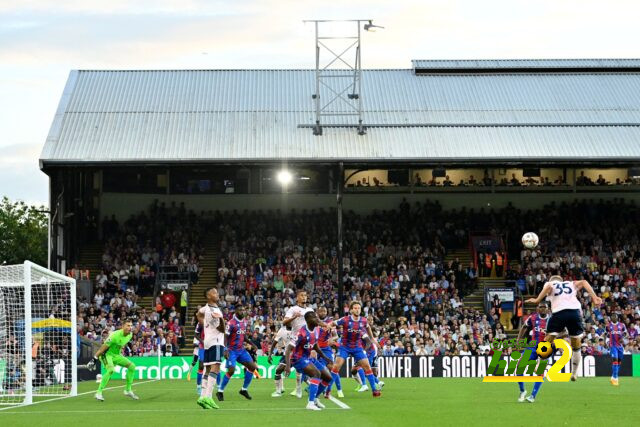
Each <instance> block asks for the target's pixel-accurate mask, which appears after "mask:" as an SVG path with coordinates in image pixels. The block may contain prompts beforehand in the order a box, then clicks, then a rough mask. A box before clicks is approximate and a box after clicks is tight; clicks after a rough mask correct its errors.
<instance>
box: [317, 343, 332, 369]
mask: <svg viewBox="0 0 640 427" xmlns="http://www.w3.org/2000/svg"><path fill="white" fill-rule="evenodd" d="M320 350H322V353H324V355H325V356H327V357H328V358H329V359H331V362H332V363H333V362H335V361H336V358H335V357H334V355H333V349H332V348H331V347H324V348H320ZM318 360H322V362H323V363H324V364H325V366H326V364H327V361H326V360H324V359H322V358H321V357H319V358H318Z"/></svg>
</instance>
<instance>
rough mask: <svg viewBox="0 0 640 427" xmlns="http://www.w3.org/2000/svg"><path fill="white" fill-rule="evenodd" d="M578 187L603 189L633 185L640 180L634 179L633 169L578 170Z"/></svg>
mask: <svg viewBox="0 0 640 427" xmlns="http://www.w3.org/2000/svg"><path fill="white" fill-rule="evenodd" d="M575 172H576V185H577V186H578V187H603V186H610V185H632V184H634V183H637V182H638V180H637V179H635V178H634V177H633V175H632V174H633V173H635V172H634V170H633V168H631V169H629V168H606V169H605V168H602V169H593V168H576V170H575Z"/></svg>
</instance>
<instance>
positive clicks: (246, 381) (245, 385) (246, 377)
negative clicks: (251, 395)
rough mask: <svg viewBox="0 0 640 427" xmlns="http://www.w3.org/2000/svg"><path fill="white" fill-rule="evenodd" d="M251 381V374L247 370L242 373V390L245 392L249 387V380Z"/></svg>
mask: <svg viewBox="0 0 640 427" xmlns="http://www.w3.org/2000/svg"><path fill="white" fill-rule="evenodd" d="M252 379H253V372H249V371H248V370H246V371H244V383H242V389H243V390H246V389H248V388H249V386H250V385H251V380H252Z"/></svg>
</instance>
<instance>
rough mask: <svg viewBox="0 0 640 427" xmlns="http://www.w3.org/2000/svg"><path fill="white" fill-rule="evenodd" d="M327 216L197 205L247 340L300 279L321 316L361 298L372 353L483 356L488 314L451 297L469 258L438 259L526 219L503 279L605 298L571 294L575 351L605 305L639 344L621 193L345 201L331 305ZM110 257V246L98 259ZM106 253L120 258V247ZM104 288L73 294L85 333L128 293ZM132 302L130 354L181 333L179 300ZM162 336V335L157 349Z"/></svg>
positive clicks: (491, 326)
mask: <svg viewBox="0 0 640 427" xmlns="http://www.w3.org/2000/svg"><path fill="white" fill-rule="evenodd" d="M178 209H179V208H178ZM142 218H144V215H142ZM335 218H336V216H335V212H334V211H331V210H322V209H318V210H291V211H290V212H287V213H284V212H280V211H277V210H276V211H243V212H236V211H232V212H228V213H218V212H216V213H215V214H212V215H211V216H209V217H208V221H209V224H211V226H213V227H215V229H216V230H217V233H218V236H219V239H220V250H219V259H218V283H217V287H218V291H219V293H220V296H221V301H220V305H221V306H222V309H223V312H224V313H225V316H227V318H230V317H231V316H232V313H233V309H234V306H235V305H237V304H243V305H245V306H246V307H248V318H249V319H250V321H251V325H252V326H251V333H250V334H249V337H248V338H249V339H250V340H252V341H253V342H254V343H255V344H256V346H257V348H258V349H259V351H262V352H264V353H266V351H267V349H268V348H269V345H270V343H271V340H272V339H273V336H274V334H275V331H276V330H277V329H278V328H279V326H280V325H281V323H282V320H283V317H284V313H285V311H286V309H287V308H288V307H289V306H291V305H293V304H295V294H296V291H297V290H301V289H304V290H305V291H307V293H308V295H309V304H310V305H311V306H312V307H313V308H317V307H319V306H321V305H324V306H326V307H327V309H328V311H329V313H330V316H332V317H334V318H336V317H340V316H343V315H344V314H345V313H346V312H347V304H348V302H349V301H351V300H358V301H361V302H362V304H363V312H364V315H365V316H367V318H368V319H369V321H370V322H371V324H372V325H373V326H374V330H375V331H376V333H377V334H378V339H379V341H380V343H381V345H382V351H383V354H386V355H388V354H416V355H464V354H471V355H476V354H488V353H489V352H490V351H491V350H490V343H491V342H492V341H493V339H494V338H498V339H503V338H506V332H505V330H504V327H503V325H501V324H500V322H499V316H498V313H497V312H496V310H495V309H490V310H489V312H488V313H486V314H485V313H484V312H481V311H477V310H472V309H470V308H468V307H465V304H464V300H463V298H464V296H466V295H468V294H469V293H470V292H472V291H473V290H474V289H475V287H476V280H477V276H478V272H477V270H476V268H475V266H474V263H471V264H470V265H463V263H461V262H460V261H459V260H457V259H447V258H446V255H447V253H448V252H451V251H452V250H454V249H457V248H461V247H466V245H467V244H468V234H467V233H468V231H469V230H474V229H483V230H492V232H494V233H496V234H499V235H503V236H507V237H506V241H507V242H508V247H510V248H521V247H522V246H521V244H520V243H519V237H520V236H521V235H522V234H523V233H524V232H525V231H531V230H535V231H536V232H537V233H538V235H539V236H540V241H541V244H540V246H539V247H538V248H537V249H535V250H532V251H530V250H523V251H522V252H520V251H519V250H518V252H517V253H515V254H514V253H511V254H510V256H509V257H510V258H511V259H514V258H515V259H519V260H520V264H519V265H518V266H516V267H515V268H509V267H508V266H505V267H506V271H505V275H506V278H507V279H509V280H513V281H514V282H515V283H516V284H517V286H519V287H520V288H521V290H522V292H523V294H535V293H537V292H538V291H539V290H540V289H541V286H542V285H543V284H544V283H545V281H546V280H547V278H548V277H549V276H550V275H551V274H554V273H560V274H562V275H563V276H564V277H565V278H567V279H576V280H577V279H580V278H585V279H587V280H589V282H590V283H592V285H593V286H594V289H595V290H596V292H597V293H598V294H599V295H600V296H602V297H603V298H604V299H605V301H606V303H605V304H604V305H603V306H602V307H592V306H591V304H590V301H589V299H588V297H586V296H585V295H581V296H580V298H581V300H582V302H583V312H584V316H585V323H586V327H587V331H588V332H587V334H586V336H585V347H584V352H585V353H589V354H597V353H598V352H601V351H602V348H603V346H604V347H606V346H607V338H606V334H604V327H605V326H606V323H607V322H608V319H609V316H610V315H611V314H612V313H618V314H620V316H621V319H622V321H623V322H625V324H626V325H627V328H628V330H629V331H630V336H629V337H628V338H627V339H626V341H625V345H626V351H627V352H629V353H637V352H640V340H639V338H638V334H639V333H640V308H639V307H638V304H637V278H638V274H640V241H639V236H640V235H639V233H638V225H637V224H638V221H639V220H640V210H639V209H638V207H637V206H635V205H634V204H633V203H625V202H623V201H621V200H613V201H607V202H574V203H572V204H551V205H549V206H545V207H544V208H542V209H539V210H530V211H523V210H519V209H517V208H515V207H514V206H512V205H509V206H507V207H505V208H503V209H500V210H485V209H480V210H477V211H474V210H473V209H459V210H449V211H444V210H443V209H442V207H441V206H440V205H439V204H438V203H437V202H431V201H425V202H423V203H415V204H413V205H410V204H409V203H408V202H406V201H403V202H402V203H401V204H400V205H399V206H398V207H397V208H396V209H393V210H388V211H373V212H372V213H370V214H368V215H359V214H355V213H353V212H346V213H345V215H344V241H343V259H342V263H343V266H344V272H345V274H344V283H343V285H344V301H345V305H344V306H339V305H338V300H339V299H338V286H337V269H338V258H337V255H338V254H337V247H336V244H335V242H336V235H335V232H336V231H335V230H336V228H335V226H334V225H333V224H335ZM398 218H402V220H401V221H399V220H398ZM135 223H136V224H139V223H140V221H137V222H135ZM131 224H133V223H130V225H131ZM181 233H186V232H185V231H181ZM162 235H163V236H164V237H165V238H166V239H168V240H164V242H165V243H166V244H165V245H160V247H162V248H166V247H169V248H171V247H174V244H173V243H171V242H169V240H170V239H171V235H167V234H162ZM181 235H182V234H181ZM125 236H126V235H125ZM126 241H127V240H126V238H125V240H124V242H126ZM183 241H184V240H183ZM119 242H121V243H120V245H121V247H125V248H126V247H128V246H126V243H125V244H123V243H122V242H123V241H122V240H119ZM179 246H180V245H178V247H179ZM108 247H110V248H113V247H114V246H113V245H112V244H111V245H109V246H108ZM116 247H117V244H116ZM132 247H133V248H135V247H136V245H133V246H132ZM183 247H184V246H183ZM189 247H194V248H197V247H198V246H197V244H191V245H190V246H189ZM180 252H185V251H184V250H178V251H176V250H173V249H172V250H171V251H170V252H168V251H166V250H165V251H162V252H161V251H160V250H158V259H159V260H160V259H167V258H164V257H166V256H167V255H166V254H167V253H169V254H172V253H173V254H178V253H180ZM193 253H195V254H196V256H197V254H198V251H197V250H195V251H193V252H191V251H189V257H188V259H191V256H192V254H193ZM176 258H179V257H178V256H176ZM114 259H116V256H114V255H111V259H110V260H108V261H109V262H112V261H111V260H114ZM118 259H119V260H120V262H121V263H122V262H125V261H123V259H126V257H118ZM151 259H153V256H152V257H151ZM113 265H114V266H115V263H114V264H113ZM120 276H121V275H120ZM107 282H108V280H107ZM98 283H99V282H98ZM115 283H122V280H119V281H118V282H115ZM115 283H114V284H115ZM127 283H128V282H127ZM98 287H99V288H100V286H98ZM111 290H112V291H113V292H112V293H110V294H109V291H110V289H108V288H105V289H99V291H98V292H97V293H96V298H97V299H98V300H99V301H97V300H96V298H94V301H93V304H89V303H85V304H84V305H83V304H81V317H82V320H83V323H82V325H83V330H85V331H86V332H85V333H86V334H89V335H91V334H93V335H92V336H94V337H96V338H97V339H101V337H102V338H103V335H104V334H105V331H108V330H109V329H110V328H111V327H112V326H113V325H116V324H117V323H118V320H119V319H120V318H122V317H123V316H125V315H129V314H130V312H131V310H130V309H131V307H135V304H136V294H135V293H134V292H131V291H129V286H128V284H127V286H126V288H124V289H123V288H122V287H117V288H116V289H115V290H113V289H111ZM103 295H104V296H103ZM106 295H108V296H106ZM101 296H103V297H101ZM105 305H106V306H107V308H106V309H105V307H104V306H105ZM525 311H526V310H525ZM138 313H139V314H138V318H139V319H140V324H139V326H140V329H139V331H138V335H139V339H138V340H136V342H135V344H134V346H133V350H131V351H132V352H134V354H155V353H154V352H155V351H156V350H154V349H153V347H154V343H156V342H157V341H158V340H159V341H160V342H162V343H164V348H165V349H164V350H162V351H163V352H166V353H173V352H175V351H177V347H178V345H180V340H181V339H183V336H184V325H183V323H184V322H183V319H182V318H181V316H180V313H179V312H177V311H176V310H175V309H165V310H164V312H152V313H149V312H146V311H144V310H143V311H140V310H139V311H138ZM528 314H529V313H527V312H525V314H524V316H523V318H522V320H523V321H524V320H526V318H527V316H528ZM186 327H192V324H190V325H187V326H186ZM163 340H164V341H163ZM167 343H171V346H170V347H169V348H170V350H169V351H167V350H166V348H167ZM176 344H177V345H176ZM156 347H157V346H156Z"/></svg>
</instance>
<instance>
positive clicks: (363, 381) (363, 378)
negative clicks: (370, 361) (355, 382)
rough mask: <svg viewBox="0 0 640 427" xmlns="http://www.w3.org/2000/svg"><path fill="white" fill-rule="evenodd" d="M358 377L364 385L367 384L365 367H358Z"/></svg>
mask: <svg viewBox="0 0 640 427" xmlns="http://www.w3.org/2000/svg"><path fill="white" fill-rule="evenodd" d="M358 378H360V384H362V385H366V384H367V380H366V379H365V373H364V369H362V368H360V369H358Z"/></svg>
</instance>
